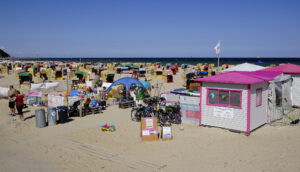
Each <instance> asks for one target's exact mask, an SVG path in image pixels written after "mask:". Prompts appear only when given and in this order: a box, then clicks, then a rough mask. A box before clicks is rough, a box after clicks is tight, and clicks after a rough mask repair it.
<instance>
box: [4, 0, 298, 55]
mask: <svg viewBox="0 0 300 172" xmlns="http://www.w3.org/2000/svg"><path fill="white" fill-rule="evenodd" d="M299 9H300V1H299V0H280V1H279V0H248V1H247V0H213V1H209V0H207V1H200V0H181V1H177V0H170V1H169V0H98V1H88V0H82V1H79V0H72V1H71V0H26V1H24V0H20V1H16V0H6V1H3V0H2V1H1V15H0V19H1V23H2V26H1V27H0V47H2V48H4V49H5V50H6V51H7V52H8V53H10V54H12V55H14V56H18V57H20V56H21V57H24V56H27V57H28V56H36V54H39V55H40V56H43V57H66V56H67V57H79V56H81V57H152V56H159V57H190V56H193V57H214V56H215V53H214V49H213V48H214V46H215V45H216V43H217V41H218V40H221V56H223V57H256V56H261V57H274V56H275V57H295V56H297V57H300V41H299V40H300V11H299Z"/></svg>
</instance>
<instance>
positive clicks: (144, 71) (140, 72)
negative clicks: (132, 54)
mask: <svg viewBox="0 0 300 172" xmlns="http://www.w3.org/2000/svg"><path fill="white" fill-rule="evenodd" d="M145 75H146V68H140V69H139V77H145Z"/></svg>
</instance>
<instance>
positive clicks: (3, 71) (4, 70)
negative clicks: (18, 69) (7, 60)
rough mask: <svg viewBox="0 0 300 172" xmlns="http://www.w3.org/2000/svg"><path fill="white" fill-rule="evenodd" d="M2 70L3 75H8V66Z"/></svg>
mask: <svg viewBox="0 0 300 172" xmlns="http://www.w3.org/2000/svg"><path fill="white" fill-rule="evenodd" d="M0 70H1V74H2V75H8V69H7V67H6V66H3V67H1V68H0Z"/></svg>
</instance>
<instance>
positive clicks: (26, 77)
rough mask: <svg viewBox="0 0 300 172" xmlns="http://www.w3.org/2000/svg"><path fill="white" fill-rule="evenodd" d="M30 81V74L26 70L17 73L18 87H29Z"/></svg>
mask: <svg viewBox="0 0 300 172" xmlns="http://www.w3.org/2000/svg"><path fill="white" fill-rule="evenodd" d="M31 82H32V75H31V74H30V73H28V72H24V73H20V74H19V84H20V85H19V87H20V88H21V89H29V88H30V84H31Z"/></svg>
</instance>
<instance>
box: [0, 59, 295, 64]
mask: <svg viewBox="0 0 300 172" xmlns="http://www.w3.org/2000/svg"><path fill="white" fill-rule="evenodd" d="M12 59H13V60H15V61H17V60H18V61H62V62H83V63H84V62H91V63H98V62H101V63H112V62H116V63H157V62H159V63H161V64H162V65H165V64H167V63H170V64H175V63H177V64H178V65H181V64H191V65H196V64H198V63H202V64H205V63H207V64H215V65H217V57H85V58H83V57H39V58H37V57H14V58H10V60H12ZM2 60H4V59H2ZM245 62H247V63H253V64H257V65H261V66H269V65H271V64H275V65H279V64H281V63H293V64H298V65H300V57H285V58H283V57H220V65H222V64H233V65H236V64H241V63H245Z"/></svg>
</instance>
